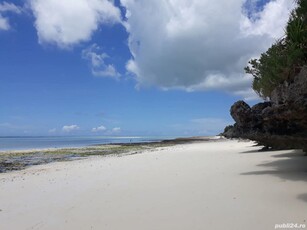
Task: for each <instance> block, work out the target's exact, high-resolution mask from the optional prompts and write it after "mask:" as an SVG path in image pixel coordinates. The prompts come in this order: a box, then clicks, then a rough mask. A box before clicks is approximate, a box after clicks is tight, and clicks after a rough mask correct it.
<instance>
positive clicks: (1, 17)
mask: <svg viewBox="0 0 307 230" xmlns="http://www.w3.org/2000/svg"><path fill="white" fill-rule="evenodd" d="M8 12H11V13H16V14H20V13H21V9H20V8H19V7H18V6H16V5H14V4H13V3H7V2H3V3H0V30H9V29H10V28H11V26H10V23H9V19H8V17H7V16H5V14H6V13H8Z"/></svg>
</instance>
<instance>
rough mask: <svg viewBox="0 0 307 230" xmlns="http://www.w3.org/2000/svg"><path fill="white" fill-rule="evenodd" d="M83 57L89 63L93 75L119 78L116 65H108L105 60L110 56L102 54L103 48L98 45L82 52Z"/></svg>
mask: <svg viewBox="0 0 307 230" xmlns="http://www.w3.org/2000/svg"><path fill="white" fill-rule="evenodd" d="M82 57H83V58H84V59H86V60H88V61H89V64H90V67H91V71H92V74H93V75H94V76H96V77H114V78H118V77H119V76H120V74H119V73H118V72H117V70H116V69H115V67H114V65H112V64H106V62H105V60H106V59H107V58H109V55H108V54H106V53H103V52H101V48H100V47H99V46H98V45H97V44H93V45H91V46H90V47H88V48H86V49H84V50H83V51H82Z"/></svg>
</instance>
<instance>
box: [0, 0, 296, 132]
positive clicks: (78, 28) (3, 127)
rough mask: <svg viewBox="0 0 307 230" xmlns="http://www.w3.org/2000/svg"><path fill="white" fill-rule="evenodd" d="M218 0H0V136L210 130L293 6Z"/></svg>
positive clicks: (279, 0) (219, 124) (220, 124)
mask: <svg viewBox="0 0 307 230" xmlns="http://www.w3.org/2000/svg"><path fill="white" fill-rule="evenodd" d="M223 2H225V4H226V5H225V4H222V2H221V3H213V2H212V1H194V2H193V3H189V1H187V0H177V1H175V0H173V1H163V0H159V1H146V2H142V1H134V0H122V1H115V2H112V1H106V0H75V2H74V1H72V0H66V1H61V3H59V1H55V0H28V1H22V0H20V1H0V135H2V136H3V135H4V136H9V135H166V136H167V135H172V136H173V135H175V136H191V135H214V134H217V133H219V132H221V131H222V129H223V128H224V126H225V125H227V124H231V123H233V121H232V119H231V117H230V115H229V108H230V106H231V105H232V104H233V103H234V102H235V101H236V100H239V99H247V100H249V102H250V103H251V104H253V103H255V102H257V101H258V100H259V99H257V97H256V95H255V94H254V93H253V92H252V91H251V90H250V83H251V78H250V77H249V76H246V75H245V74H244V72H243V67H244V65H246V63H247V61H248V60H249V59H250V58H252V57H257V56H258V55H259V54H260V53H261V52H263V51H264V50H265V49H266V48H268V46H269V45H270V44H271V43H272V42H273V41H274V40H275V39H276V38H278V37H280V36H282V33H283V26H284V24H285V22H286V20H287V17H288V13H289V11H290V10H291V9H292V8H293V4H289V2H287V1H283V0H276V1H273V2H268V1H250V2H251V3H250V4H246V2H244V1H234V0H233V1H229V0H228V1H226V0H225V1H223ZM254 2H256V3H257V2H258V3H257V4H256V6H257V10H254V8H253V9H252V6H255V4H254ZM259 2H260V3H261V4H260V5H261V7H260V6H259ZM187 3H189V4H187ZM229 3H231V4H229ZM246 6H250V10H249V9H247V10H246V9H245V10H244V7H246ZM224 8H226V11H225V9H224ZM216 9H220V11H219V12H218V13H217V11H216ZM281 9H282V10H281ZM246 12H248V13H246ZM219 14H221V15H223V19H221V16H219ZM228 14H229V15H228ZM253 14H254V15H253ZM270 28H274V29H270Z"/></svg>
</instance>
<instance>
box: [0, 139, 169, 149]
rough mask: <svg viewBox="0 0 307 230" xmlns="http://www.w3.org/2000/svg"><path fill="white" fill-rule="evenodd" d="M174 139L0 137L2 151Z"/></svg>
mask: <svg viewBox="0 0 307 230" xmlns="http://www.w3.org/2000/svg"><path fill="white" fill-rule="evenodd" d="M172 138H173V137H106V136H35V137H34V136H33V137H32V136H21V137H17V136H14V137H13V136H9V137H0V151H7V150H28V149H45V148H66V147H83V146H91V145H97V144H111V143H113V144H114V143H139V142H153V141H160V140H165V139H172Z"/></svg>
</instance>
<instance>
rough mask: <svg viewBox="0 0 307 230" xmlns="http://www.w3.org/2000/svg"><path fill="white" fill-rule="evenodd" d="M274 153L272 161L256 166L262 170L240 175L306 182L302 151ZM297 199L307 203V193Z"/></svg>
mask: <svg viewBox="0 0 307 230" xmlns="http://www.w3.org/2000/svg"><path fill="white" fill-rule="evenodd" d="M256 151H257V150H255V152H256ZM249 152H253V151H249ZM242 153H248V152H242ZM258 153H259V152H258ZM276 153H278V152H276ZM276 153H275V154H274V155H272V159H273V160H272V161H271V162H268V163H263V164H259V165H257V166H259V167H262V168H263V170H258V171H251V172H245V173H241V175H273V176H277V177H279V178H281V179H283V180H292V181H305V182H307V157H306V156H305V153H304V152H303V151H301V150H293V151H291V152H287V153H281V154H276ZM268 154H269V153H268ZM266 168H267V169H266ZM297 198H298V199H300V200H303V201H305V202H307V193H306V194H301V195H298V197H297Z"/></svg>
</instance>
